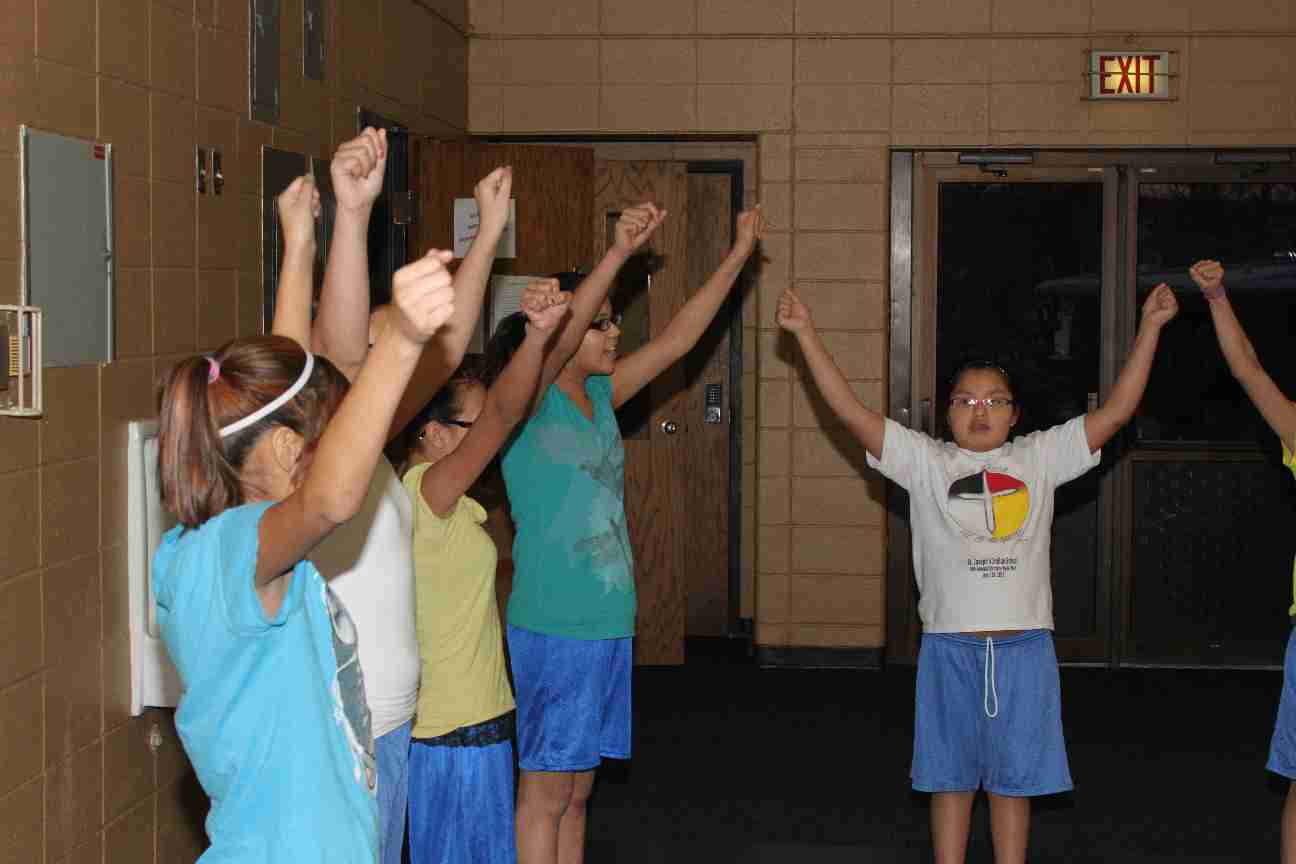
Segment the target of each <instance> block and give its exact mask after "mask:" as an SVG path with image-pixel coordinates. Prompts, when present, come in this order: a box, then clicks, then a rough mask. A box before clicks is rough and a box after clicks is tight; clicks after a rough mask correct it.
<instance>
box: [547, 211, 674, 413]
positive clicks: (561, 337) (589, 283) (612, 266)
mask: <svg viewBox="0 0 1296 864" xmlns="http://www.w3.org/2000/svg"><path fill="white" fill-rule="evenodd" d="M665 219H666V211H665V210H658V209H657V206H656V205H654V204H640V205H639V206H637V207H629V208H627V209H625V210H623V211H622V212H621V217H620V218H619V219H618V220H617V224H616V239H615V241H614V242H613V243H612V246H611V247H610V248H609V249H608V251H607V254H605V255H604V256H603V260H602V261H600V262H599V263H598V266H597V267H595V268H594V270H593V272H591V273H590V274H589V275H588V276H586V277H585V278H584V279H583V280H582V281H581V283H580V285H578V286H577V287H576V290H575V292H573V294H572V299H571V306H570V309H571V311H570V314H568V316H567V319H566V321H564V322H563V324H562V327H561V329H560V330H559V333H558V337H557V344H555V345H554V347H553V349H552V350H551V351H550V352H549V356H548V358H547V359H546V360H545V367H544V372H543V373H541V376H540V392H542V393H543V392H544V390H545V389H546V388H547V387H548V386H549V385H550V384H552V383H553V381H554V379H555V378H557V377H558V373H559V372H561V371H562V368H563V366H565V365H567V361H568V360H570V359H571V358H572V355H573V354H575V353H576V350H577V349H578V348H580V344H581V340H582V339H584V338H585V333H586V332H587V331H588V330H589V326H590V322H591V321H593V320H594V316H595V315H597V314H598V312H599V309H601V308H602V307H603V301H605V300H607V295H608V292H609V291H610V290H612V283H613V282H615V281H616V277H617V273H619V272H620V271H621V268H622V266H624V265H625V262H626V261H627V260H629V258H630V256H631V255H633V254H635V252H637V251H639V250H640V249H641V248H643V246H644V244H645V243H647V242H648V238H650V237H652V235H653V233H654V232H655V231H656V230H657V229H658V228H659V227H660V226H661V224H662V222H663V221H664V220H665Z"/></svg>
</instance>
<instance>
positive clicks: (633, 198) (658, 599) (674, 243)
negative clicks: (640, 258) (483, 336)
mask: <svg viewBox="0 0 1296 864" xmlns="http://www.w3.org/2000/svg"><path fill="white" fill-rule="evenodd" d="M644 201H653V202H655V203H656V204H657V205H658V206H659V207H662V208H664V209H666V210H667V211H669V215H668V217H667V219H666V222H665V224H663V225H662V227H661V228H660V229H659V230H658V232H657V234H656V235H654V237H653V239H652V241H651V246H650V248H651V250H652V254H653V255H654V256H656V258H657V259H658V260H657V263H656V267H655V272H654V273H653V278H652V285H651V293H650V295H649V317H650V333H651V335H652V336H657V335H659V334H660V333H661V331H662V330H663V329H664V328H665V326H666V324H667V323H668V322H669V321H670V319H671V318H672V317H674V315H675V313H676V312H678V311H679V309H680V307H682V306H683V305H684V302H685V300H686V299H687V292H688V277H689V270H688V264H687V256H688V175H687V168H686V167H685V166H684V165H683V164H682V163H677V162H603V161H597V162H595V164H594V202H593V206H592V207H591V209H590V211H589V212H590V215H591V216H592V218H590V217H589V216H587V219H588V223H587V224H589V225H590V226H591V229H592V234H593V244H592V250H593V253H594V258H595V260H597V259H598V258H600V257H601V256H602V255H603V253H604V252H605V251H606V250H607V245H608V238H607V231H606V225H607V220H608V214H609V213H613V212H617V211H620V210H623V209H625V208H626V207H630V206H633V205H635V204H639V203H642V202H644ZM650 393H651V401H652V412H651V417H652V419H651V422H650V423H649V424H648V435H647V437H646V438H643V439H630V440H627V441H626V442H625V448H626V470H625V506H626V518H627V520H628V523H629V532H630V545H631V547H632V548H633V550H634V556H635V588H636V592H637V594H638V601H639V612H638V616H637V620H636V639H635V662H636V663H639V664H643V665H663V664H679V663H683V662H684V631H685V610H684V585H683V574H684V573H685V572H686V568H685V561H684V557H683V551H682V548H681V544H680V542H679V534H678V532H677V529H676V524H675V523H676V519H677V518H678V516H679V513H678V512H677V510H678V507H679V503H678V502H680V501H682V500H683V498H682V492H683V490H682V489H681V488H680V482H679V479H678V478H679V475H680V473H681V472H680V471H679V466H680V464H681V459H682V458H683V452H684V450H685V449H686V448H685V444H686V441H685V437H684V433H683V432H681V434H678V435H666V434H663V433H662V431H661V424H662V422H663V421H665V420H676V421H678V422H679V423H680V425H681V426H685V425H686V423H685V421H684V420H683V419H681V418H682V417H683V409H684V403H685V389H684V368H683V364H679V363H677V364H675V365H674V366H672V367H671V368H669V369H667V370H666V371H665V372H663V373H662V374H661V375H660V376H658V378H657V379H656V380H655V381H654V382H653V383H652V384H651V385H650Z"/></svg>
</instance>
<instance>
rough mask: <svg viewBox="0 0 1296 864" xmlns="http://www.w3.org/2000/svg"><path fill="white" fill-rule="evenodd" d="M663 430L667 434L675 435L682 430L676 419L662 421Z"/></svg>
mask: <svg viewBox="0 0 1296 864" xmlns="http://www.w3.org/2000/svg"><path fill="white" fill-rule="evenodd" d="M661 430H662V432H663V433H664V434H666V435H674V434H675V433H676V432H678V431H679V430H680V424H678V423H676V422H675V421H674V420H663V421H662V422H661Z"/></svg>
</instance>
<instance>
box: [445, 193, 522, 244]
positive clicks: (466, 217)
mask: <svg viewBox="0 0 1296 864" xmlns="http://www.w3.org/2000/svg"><path fill="white" fill-rule="evenodd" d="M480 225H481V214H480V213H479V212H478V211H477V202H476V201H475V200H474V199H472V198H456V199H455V202H454V218H453V219H452V220H451V226H452V227H453V230H454V256H455V257H456V258H463V257H464V256H465V255H467V254H468V247H469V245H471V244H472V241H473V238H474V237H476V236H477V229H478V227H480ZM495 257H496V258H516V257H517V199H516V198H513V199H511V200H510V201H509V215H508V223H507V224H506V225H505V226H504V233H503V235H501V236H500V242H499V246H497V247H496V249H495Z"/></svg>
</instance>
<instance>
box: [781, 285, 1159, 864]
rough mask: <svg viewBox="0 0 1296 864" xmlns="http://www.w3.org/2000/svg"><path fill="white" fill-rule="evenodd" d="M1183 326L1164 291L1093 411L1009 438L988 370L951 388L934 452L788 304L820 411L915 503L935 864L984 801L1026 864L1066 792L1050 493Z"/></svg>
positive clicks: (1012, 414)
mask: <svg viewBox="0 0 1296 864" xmlns="http://www.w3.org/2000/svg"><path fill="white" fill-rule="evenodd" d="M1177 311H1178V303H1177V301H1176V300H1175V296H1174V293H1173V292H1172V291H1171V290H1170V288H1169V287H1168V286H1166V285H1159V286H1157V288H1156V289H1155V290H1154V291H1153V292H1152V294H1151V296H1150V297H1149V298H1148V300H1147V302H1146V303H1145V304H1144V306H1143V317H1142V322H1141V323H1140V325H1139V331H1138V335H1137V337H1136V338H1135V341H1134V350H1133V351H1132V352H1131V354H1130V357H1129V359H1128V361H1126V364H1125V368H1124V369H1123V370H1121V374H1120V377H1118V378H1117V379H1116V384H1115V386H1114V387H1113V388H1112V392H1111V395H1110V397H1109V398H1108V400H1107V401H1106V402H1105V403H1103V404H1102V405H1101V406H1100V407H1099V408H1097V409H1096V410H1094V411H1092V412H1090V413H1088V414H1085V415H1082V416H1080V417H1076V418H1074V419H1072V420H1071V421H1069V422H1067V423H1064V424H1061V425H1059V426H1054V427H1053V428H1051V429H1047V430H1044V431H1042V432H1037V433H1033V434H1030V435H1024V436H1019V437H1015V438H1012V437H1011V436H1012V431H1013V428H1014V426H1016V424H1017V421H1018V420H1019V419H1020V411H1019V410H1018V407H1017V405H1016V403H1015V398H1014V390H1013V386H1012V381H1011V380H1010V379H1009V377H1008V374H1007V373H1006V372H1004V371H1003V369H1001V368H999V367H998V366H995V365H993V364H989V363H978V364H969V365H967V366H965V367H963V368H962V369H960V370H959V372H958V373H957V374H956V375H955V376H954V378H953V380H952V381H951V382H950V383H951V395H950V401H949V409H948V412H949V413H948V415H947V416H948V420H949V427H950V431H951V433H952V436H953V438H954V441H953V442H952V443H951V442H944V441H938V440H935V439H933V438H930V437H928V436H926V435H923V434H921V433H919V432H917V431H914V430H912V429H908V428H906V427H905V426H902V425H900V424H899V423H896V422H894V421H892V420H889V419H887V418H886V417H883V416H882V415H881V414H879V413H877V412H875V411H872V410H870V409H869V408H867V407H865V406H864V405H863V404H862V403H861V402H860V401H859V399H858V398H857V397H856V396H855V393H854V391H853V390H852V389H851V387H850V385H849V384H848V383H847V381H846V378H845V376H843V375H842V373H841V371H840V370H839V369H838V368H837V366H836V364H835V363H833V360H832V357H830V356H829V354H828V351H827V349H826V348H825V347H824V344H823V341H822V340H821V339H820V337H819V334H818V333H817V332H816V331H815V328H814V325H813V323H812V322H811V320H810V312H809V310H808V309H807V308H806V306H805V305H804V304H803V303H802V302H801V300H800V298H798V297H797V295H796V294H795V293H794V292H793V291H792V290H791V289H788V290H786V291H784V292H783V295H782V297H780V298H779V305H778V312H777V320H778V324H779V326H780V327H782V328H783V329H784V330H787V331H788V332H790V333H792V334H793V335H794V336H795V337H796V339H797V342H798V343H799V344H800V346H801V351H802V353H803V354H804V355H805V359H806V366H807V368H808V370H809V372H810V375H811V376H812V377H813V378H814V381H815V384H816V385H817V386H818V388H819V390H820V391H821V393H822V394H823V397H824V399H825V401H827V403H828V405H829V406H830V407H831V408H832V409H833V411H834V412H835V413H836V414H837V416H838V417H839V418H841V420H842V421H843V423H844V424H845V426H846V428H847V429H849V430H850V431H851V432H852V433H853V434H854V435H855V437H856V438H858V439H859V440H860V442H861V443H862V444H863V445H864V447H865V449H866V450H867V451H868V463H869V465H871V466H872V467H874V468H876V469H877V470H878V471H880V472H881V473H882V474H883V475H884V476H886V477H887V478H888V479H890V480H893V481H894V482H895V483H897V484H898V485H899V486H901V487H903V488H904V489H906V490H908V492H909V507H910V523H911V525H912V527H913V563H914V576H915V578H916V580H917V583H918V589H919V592H920V595H921V600H920V603H919V609H918V611H919V616H920V618H921V619H922V622H923V640H922V648H921V651H920V653H919V658H918V689H917V710H916V715H915V716H916V720H915V730H914V757H913V769H912V772H911V776H912V780H913V786H914V788H915V789H918V790H920V791H924V792H931V793H932V845H933V847H934V850H935V859H936V862H937V864H951V862H962V861H963V860H964V857H965V854H966V850H967V839H968V831H969V827H970V822H971V815H972V803H973V800H974V798H975V796H976V792H977V790H978V789H981V788H984V789H985V791H986V793H987V795H988V797H989V799H990V823H991V831H992V834H993V838H994V849H995V861H996V862H998V864H1016V862H1024V861H1025V860H1026V846H1027V839H1028V835H1029V829H1030V799H1031V797H1032V796H1035V795H1046V794H1051V793H1055V792H1062V791H1066V790H1068V789H1070V788H1071V776H1070V771H1069V769H1068V767H1067V761H1066V748H1065V744H1064V742H1063V740H1062V722H1061V693H1060V687H1059V682H1058V671H1057V658H1056V655H1055V654H1054V652H1053V640H1052V629H1053V609H1052V603H1053V597H1052V591H1051V588H1050V584H1049V539H1050V534H1051V531H1052V522H1053V492H1054V490H1055V489H1056V488H1057V487H1058V486H1059V485H1061V484H1063V483H1066V482H1067V481H1069V480H1073V479H1075V478H1076V477H1079V476H1080V475H1081V474H1083V473H1085V472H1086V471H1088V470H1089V469H1090V468H1092V467H1094V466H1095V465H1097V464H1098V460H1099V451H1100V450H1101V448H1102V446H1103V444H1105V443H1106V442H1107V441H1108V440H1109V439H1110V438H1111V437H1112V436H1113V435H1114V434H1116V432H1117V431H1118V430H1119V429H1120V428H1121V427H1122V426H1124V425H1125V423H1126V422H1128V421H1129V419H1130V417H1132V416H1133V414H1134V410H1135V408H1137V407H1138V403H1139V401H1140V400H1141V399H1142V397H1143V390H1144V388H1145V387H1146V386H1147V379H1148V373H1149V371H1150V369H1151V366H1152V358H1153V355H1154V354H1155V352H1156V346H1157V341H1158V338H1159V336H1160V333H1161V328H1162V327H1163V326H1164V325H1165V324H1166V322H1168V321H1169V320H1170V319H1171V318H1173V317H1174V316H1175V313H1176V312H1177Z"/></svg>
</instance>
